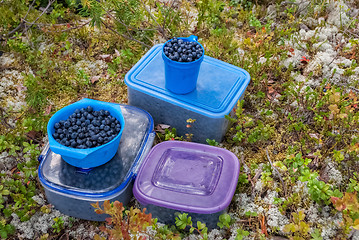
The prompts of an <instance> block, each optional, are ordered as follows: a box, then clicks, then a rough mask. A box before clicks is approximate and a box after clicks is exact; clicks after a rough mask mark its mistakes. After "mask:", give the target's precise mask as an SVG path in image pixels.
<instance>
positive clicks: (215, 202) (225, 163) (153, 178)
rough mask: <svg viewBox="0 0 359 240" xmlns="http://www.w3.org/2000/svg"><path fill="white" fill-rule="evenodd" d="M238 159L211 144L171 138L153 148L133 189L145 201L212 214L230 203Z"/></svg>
mask: <svg viewBox="0 0 359 240" xmlns="http://www.w3.org/2000/svg"><path fill="white" fill-rule="evenodd" d="M239 166H240V165H239V161H238V158H237V157H236V156H235V155H234V154H233V153H231V152H230V151H228V150H226V149H222V148H218V147H213V146H209V145H204V144H199V143H191V142H180V141H168V142H162V143H160V144H158V145H156V146H155V147H153V148H152V150H151V151H150V153H149V154H148V155H147V157H146V158H145V160H144V162H143V164H142V166H141V168H140V171H139V173H138V176H137V178H136V181H135V185H134V188H133V194H134V196H135V197H136V199H137V200H138V201H139V202H140V203H141V204H144V205H146V204H152V205H156V206H160V207H165V208H170V209H175V210H178V211H185V212H193V213H200V214H211V213H215V212H219V211H222V210H224V209H226V208H227V207H228V205H229V204H230V202H231V200H232V197H233V194H234V192H235V189H236V186H237V181H238V175H239Z"/></svg>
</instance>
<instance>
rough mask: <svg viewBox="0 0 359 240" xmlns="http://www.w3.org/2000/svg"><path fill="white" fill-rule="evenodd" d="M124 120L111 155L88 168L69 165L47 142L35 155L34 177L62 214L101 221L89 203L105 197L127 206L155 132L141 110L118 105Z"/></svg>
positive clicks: (102, 218) (101, 217)
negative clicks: (36, 163) (97, 165)
mask: <svg viewBox="0 0 359 240" xmlns="http://www.w3.org/2000/svg"><path fill="white" fill-rule="evenodd" d="M121 109H122V114H123V117H124V118H125V121H126V126H125V127H124V130H123V133H122V137H121V142H120V144H119V146H118V149H116V154H115V156H114V157H113V158H112V159H111V160H110V161H108V162H107V163H105V164H103V165H101V166H99V167H96V168H92V169H88V170H86V171H85V170H84V169H80V168H77V167H74V166H71V165H70V164H68V163H67V162H65V161H64V160H63V158H61V156H60V155H59V154H56V153H54V152H52V151H51V149H49V145H47V146H46V147H45V148H44V150H43V152H42V153H41V155H40V156H39V161H40V165H39V169H38V176H39V180H40V183H41V184H42V186H43V187H44V190H45V194H46V198H47V200H48V202H49V203H51V204H52V205H54V207H55V208H56V209H58V210H59V211H60V212H62V213H63V214H66V215H69V216H72V217H76V218H81V219H87V220H92V221H105V218H107V217H109V215H107V214H96V213H95V212H94V208H93V207H92V206H91V203H96V202H99V203H100V206H101V205H102V204H103V202H104V201H105V200H110V201H111V202H113V201H116V200H117V201H120V202H122V203H123V204H124V205H127V204H128V203H129V201H130V200H131V198H132V186H133V182H134V179H135V178H136V176H137V171H138V169H139V167H140V165H141V163H142V161H143V159H144V158H145V156H146V155H147V153H148V151H149V150H150V149H151V147H152V144H153V140H154V137H155V133H154V131H153V128H154V125H153V119H152V117H151V116H150V115H149V114H148V113H147V112H146V111H143V110H142V109H139V108H136V107H133V106H128V105H121Z"/></svg>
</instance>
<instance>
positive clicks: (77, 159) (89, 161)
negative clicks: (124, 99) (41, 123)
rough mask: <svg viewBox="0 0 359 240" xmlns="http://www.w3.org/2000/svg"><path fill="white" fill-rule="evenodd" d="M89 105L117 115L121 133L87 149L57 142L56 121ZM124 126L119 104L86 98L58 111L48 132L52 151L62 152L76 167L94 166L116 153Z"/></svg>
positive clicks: (66, 159) (64, 118)
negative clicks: (55, 135)
mask: <svg viewBox="0 0 359 240" xmlns="http://www.w3.org/2000/svg"><path fill="white" fill-rule="evenodd" d="M87 106H91V107H92V108H93V109H94V110H95V111H99V110H101V109H104V110H107V111H109V112H110V114H111V115H112V116H113V117H115V118H116V119H117V120H118V121H119V122H120V124H121V130H120V132H119V134H118V135H117V136H116V137H115V138H114V139H112V140H111V141H110V142H108V143H106V144H104V145H101V146H98V147H94V148H87V149H77V148H71V147H66V146H64V145H62V144H60V143H59V142H57V141H56V140H55V139H54V137H53V136H52V134H53V133H54V132H55V128H54V125H55V123H57V122H59V121H60V120H66V119H68V117H69V116H70V115H71V114H72V113H73V112H74V111H75V110H76V109H80V108H84V107H87ZM124 127H125V120H124V118H123V116H122V112H121V107H120V105H119V104H115V103H108V102H102V101H97V100H92V99H87V98H84V99H82V100H80V101H78V102H75V103H73V104H71V105H69V106H66V107H64V108H62V109H60V110H59V111H57V112H56V113H55V114H54V115H53V116H52V117H51V119H50V121H49V122H48V124H47V134H48V137H49V143H50V148H51V151H53V152H54V153H57V154H60V155H61V157H62V158H63V160H64V161H66V162H67V163H68V164H71V165H72V166H75V167H79V168H92V167H97V166H100V165H102V164H105V163H106V162H108V161H109V160H111V159H112V157H113V156H114V155H115V154H116V151H117V149H118V145H119V144H120V139H121V135H122V132H123V129H124Z"/></svg>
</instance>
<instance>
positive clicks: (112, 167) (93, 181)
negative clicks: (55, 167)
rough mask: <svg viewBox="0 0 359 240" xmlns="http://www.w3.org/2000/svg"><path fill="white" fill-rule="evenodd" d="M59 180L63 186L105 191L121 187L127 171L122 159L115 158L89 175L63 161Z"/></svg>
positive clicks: (91, 171) (94, 169)
mask: <svg viewBox="0 0 359 240" xmlns="http://www.w3.org/2000/svg"><path fill="white" fill-rule="evenodd" d="M60 163H61V171H60V173H59V178H60V180H61V183H62V184H65V185H67V186H71V187H76V188H80V189H91V190H104V189H106V188H109V187H114V186H116V187H117V186H119V185H120V184H121V183H122V181H123V180H124V177H125V172H124V171H125V170H124V168H123V163H122V161H121V158H120V157H118V156H117V157H116V155H115V157H114V158H113V159H112V160H111V161H110V162H108V163H106V164H103V165H101V166H99V167H95V168H93V169H92V170H90V171H89V172H88V173H83V172H81V171H82V170H81V169H78V168H76V167H74V166H71V165H70V164H68V163H67V162H65V161H61V162H60Z"/></svg>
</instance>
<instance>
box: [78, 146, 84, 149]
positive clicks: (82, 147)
mask: <svg viewBox="0 0 359 240" xmlns="http://www.w3.org/2000/svg"><path fill="white" fill-rule="evenodd" d="M77 148H78V149H84V148H85V147H84V145H79V146H77Z"/></svg>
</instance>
